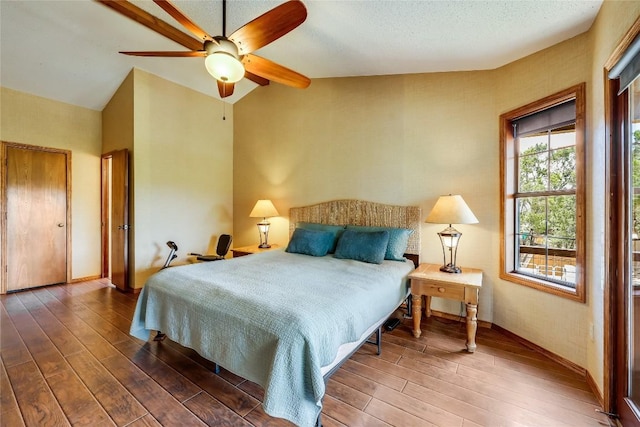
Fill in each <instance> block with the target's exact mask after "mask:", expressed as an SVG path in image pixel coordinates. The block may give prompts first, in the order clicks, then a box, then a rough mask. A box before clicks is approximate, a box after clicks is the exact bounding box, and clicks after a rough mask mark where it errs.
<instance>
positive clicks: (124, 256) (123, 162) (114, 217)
mask: <svg viewBox="0 0 640 427" xmlns="http://www.w3.org/2000/svg"><path fill="white" fill-rule="evenodd" d="M102 163H103V173H102V177H103V178H102V179H103V183H102V189H103V190H102V194H103V198H102V199H103V213H105V214H106V215H103V224H104V228H103V248H104V251H103V252H104V260H103V266H104V267H103V270H107V271H108V272H109V274H106V273H103V275H105V276H107V275H108V276H109V277H110V279H111V283H113V285H115V286H116V287H117V288H118V289H120V290H122V291H127V290H129V277H128V274H129V257H128V254H129V228H130V227H129V152H128V151H127V150H119V151H114V152H111V153H108V154H105V155H103V156H102Z"/></svg>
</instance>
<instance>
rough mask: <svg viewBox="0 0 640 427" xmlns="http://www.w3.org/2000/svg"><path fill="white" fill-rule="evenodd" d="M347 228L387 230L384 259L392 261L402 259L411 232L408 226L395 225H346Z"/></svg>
mask: <svg viewBox="0 0 640 427" xmlns="http://www.w3.org/2000/svg"><path fill="white" fill-rule="evenodd" d="M347 230H356V231H385V230H386V231H388V232H389V244H388V245H387V251H386V252H385V254H384V259H389V260H392V261H404V260H405V258H404V253H405V252H406V251H407V244H408V243H409V236H410V235H411V233H413V230H411V229H409V228H396V227H365V226H360V225H347Z"/></svg>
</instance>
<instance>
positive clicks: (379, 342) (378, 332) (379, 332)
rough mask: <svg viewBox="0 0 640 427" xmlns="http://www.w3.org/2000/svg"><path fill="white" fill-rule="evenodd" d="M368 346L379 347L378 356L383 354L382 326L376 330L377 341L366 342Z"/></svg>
mask: <svg viewBox="0 0 640 427" xmlns="http://www.w3.org/2000/svg"><path fill="white" fill-rule="evenodd" d="M366 342H367V343H368V344H375V345H376V346H378V352H377V354H378V356H380V354H382V325H380V326H378V329H377V330H376V340H375V341H371V340H367V341H366Z"/></svg>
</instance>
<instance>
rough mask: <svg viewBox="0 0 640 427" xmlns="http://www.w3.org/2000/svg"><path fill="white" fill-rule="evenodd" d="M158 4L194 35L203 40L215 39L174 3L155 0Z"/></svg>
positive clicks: (165, 0)
mask: <svg viewBox="0 0 640 427" xmlns="http://www.w3.org/2000/svg"><path fill="white" fill-rule="evenodd" d="M153 1H154V2H155V3H156V4H157V5H158V6H160V7H161V8H162V9H164V11H165V12H167V13H168V14H169V15H171V16H172V17H173V19H175V20H176V21H178V22H179V23H180V24H181V25H182V26H183V27H185V28H186V29H187V30H189V31H190V32H191V34H193V35H194V36H196V37H197V38H199V39H200V40H202V41H203V42H204V41H205V40H213V37H211V36H210V35H209V34H208V33H207V32H206V31H204V30H203V29H202V28H200V27H199V26H198V25H197V24H196V23H195V22H193V21H192V20H191V19H190V18H189V17H188V16H187V15H185V14H184V13H182V11H181V10H180V9H178V8H177V7H176V6H174V5H173V4H171V3H169V2H168V1H167V0H153Z"/></svg>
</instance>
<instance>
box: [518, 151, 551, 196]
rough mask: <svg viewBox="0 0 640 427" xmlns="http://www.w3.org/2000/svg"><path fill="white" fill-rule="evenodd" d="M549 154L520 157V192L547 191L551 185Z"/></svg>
mask: <svg viewBox="0 0 640 427" xmlns="http://www.w3.org/2000/svg"><path fill="white" fill-rule="evenodd" d="M548 158H549V152H547V151H545V152H542V153H539V154H527V155H522V156H520V164H519V170H518V172H519V180H518V182H519V183H518V191H519V192H521V193H526V192H530V191H547V189H548V184H549V169H548V166H549V162H548Z"/></svg>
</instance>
